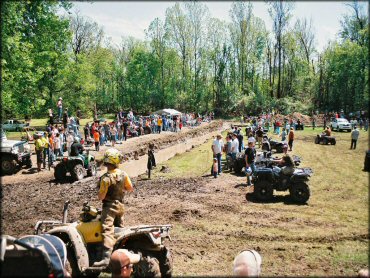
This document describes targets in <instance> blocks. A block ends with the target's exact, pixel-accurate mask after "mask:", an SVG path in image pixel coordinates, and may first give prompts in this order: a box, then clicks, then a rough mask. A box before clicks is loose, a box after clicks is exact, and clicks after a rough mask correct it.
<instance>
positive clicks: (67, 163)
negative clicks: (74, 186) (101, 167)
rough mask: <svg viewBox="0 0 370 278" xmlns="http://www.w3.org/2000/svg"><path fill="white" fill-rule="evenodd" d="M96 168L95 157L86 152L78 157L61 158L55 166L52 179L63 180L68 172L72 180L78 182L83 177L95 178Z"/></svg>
mask: <svg viewBox="0 0 370 278" xmlns="http://www.w3.org/2000/svg"><path fill="white" fill-rule="evenodd" d="M96 168H97V166H96V162H95V157H94V156H92V155H90V154H89V151H87V152H86V154H82V155H80V156H69V157H63V158H62V159H61V160H60V162H59V163H58V164H57V165H56V166H55V170H54V177H55V179H56V180H64V179H65V178H66V175H67V173H68V172H69V173H70V174H71V177H72V179H73V180H75V181H78V180H82V179H83V178H84V177H85V176H89V177H92V176H96V172H97V170H96Z"/></svg>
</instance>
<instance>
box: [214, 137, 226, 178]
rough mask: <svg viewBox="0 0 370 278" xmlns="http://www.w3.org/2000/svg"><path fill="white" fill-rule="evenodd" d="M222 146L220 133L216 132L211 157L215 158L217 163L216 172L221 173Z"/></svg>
mask: <svg viewBox="0 0 370 278" xmlns="http://www.w3.org/2000/svg"><path fill="white" fill-rule="evenodd" d="M223 148H224V142H223V141H222V135H221V134H217V136H216V139H215V140H213V144H212V151H213V157H214V158H217V164H218V174H221V172H222V169H221V157H222V150H223Z"/></svg>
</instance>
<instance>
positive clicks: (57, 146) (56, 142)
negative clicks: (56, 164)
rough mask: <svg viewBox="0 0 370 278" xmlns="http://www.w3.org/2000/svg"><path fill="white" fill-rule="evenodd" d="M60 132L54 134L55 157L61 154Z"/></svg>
mask: <svg viewBox="0 0 370 278" xmlns="http://www.w3.org/2000/svg"><path fill="white" fill-rule="evenodd" d="M60 143H61V142H60V134H59V133H57V134H56V135H55V138H54V154H55V156H56V157H58V156H63V154H62V152H61V150H60V149H61V144H60Z"/></svg>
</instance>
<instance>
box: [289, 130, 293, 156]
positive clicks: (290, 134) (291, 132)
mask: <svg viewBox="0 0 370 278" xmlns="http://www.w3.org/2000/svg"><path fill="white" fill-rule="evenodd" d="M293 141H294V129H293V127H291V128H290V132H289V134H288V145H289V151H292V149H293Z"/></svg>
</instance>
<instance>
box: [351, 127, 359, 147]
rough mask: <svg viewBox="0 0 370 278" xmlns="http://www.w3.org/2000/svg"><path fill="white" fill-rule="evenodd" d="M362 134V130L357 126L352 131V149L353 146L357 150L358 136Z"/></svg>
mask: <svg viewBox="0 0 370 278" xmlns="http://www.w3.org/2000/svg"><path fill="white" fill-rule="evenodd" d="M359 136H360V132H359V131H358V129H357V126H355V127H354V129H353V130H352V132H351V150H352V148H353V149H354V150H355V149H356V145H357V140H358V137H359Z"/></svg>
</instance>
